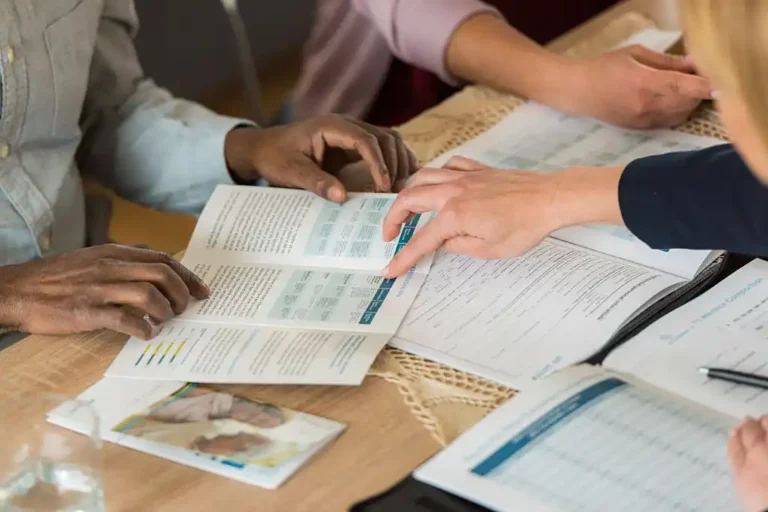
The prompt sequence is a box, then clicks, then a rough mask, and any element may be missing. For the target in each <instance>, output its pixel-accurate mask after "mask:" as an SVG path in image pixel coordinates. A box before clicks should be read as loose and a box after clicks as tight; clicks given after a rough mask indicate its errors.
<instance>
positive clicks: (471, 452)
mask: <svg viewBox="0 0 768 512" xmlns="http://www.w3.org/2000/svg"><path fill="white" fill-rule="evenodd" d="M737 421H738V420H737V418H735V417H732V416H727V415H724V414H722V413H720V412H718V411H716V410H714V409H708V408H705V407H701V406H699V405H697V404H694V403H692V402H688V401H686V400H684V399H682V398H680V397H678V396H676V395H675V394H674V392H668V391H667V390H661V389H657V388H654V387H652V386H648V385H646V384H645V383H642V382H638V381H635V380H633V379H630V378H628V377H625V376H622V375H620V374H614V373H610V372H607V371H605V370H601V369H598V368H591V367H585V366H578V367H574V368H569V369H567V370H564V371H563V372H560V373H557V374H555V375H553V376H551V377H549V378H547V379H545V380H543V381H541V382H539V383H537V384H536V385H535V386H533V387H532V388H531V389H529V390H527V391H526V392H525V393H522V394H520V395H519V396H516V397H515V398H513V399H512V400H510V401H509V402H508V403H507V404H505V405H504V406H502V407H501V408H500V409H498V410H497V411H495V412H494V413H492V414H491V415H490V416H488V417H486V418H485V419H484V420H482V421H481V422H480V423H478V424H477V425H476V426H475V427H473V428H472V429H471V430H469V431H468V432H466V433H464V434H463V435H462V436H460V437H459V438H458V440H457V441H455V442H454V443H453V444H451V445H450V446H449V447H448V448H447V449H446V450H444V451H443V452H441V453H439V454H438V455H437V456H435V457H434V458H433V459H432V460H430V461H429V462H427V463H426V464H425V465H424V466H422V467H421V468H419V469H418V470H417V471H416V473H415V475H414V476H415V477H416V478H417V479H418V480H421V481H423V482H426V483H428V484H430V485H433V486H436V487H439V488H441V489H443V490H445V491H448V492H450V493H453V494H455V495H458V496H461V497H463V498H465V499H468V500H470V501H473V502H475V503H479V504H481V505H483V506H485V507H488V508H490V509H491V510H496V511H502V512H506V511H510V512H512V511H519V510H525V511H527V512H554V511H559V512H566V511H573V512H577V511H578V512H581V511H584V510H622V511H627V512H634V511H637V512H645V511H649V510H677V511H684V512H694V511H695V512H699V511H713V512H714V511H718V512H719V511H723V510H741V508H740V504H739V501H738V499H737V497H736V495H735V492H734V488H733V479H732V476H731V473H730V467H729V464H728V460H727V457H726V444H727V441H728V433H729V430H730V429H731V428H733V426H734V425H735V424H736V423H737Z"/></svg>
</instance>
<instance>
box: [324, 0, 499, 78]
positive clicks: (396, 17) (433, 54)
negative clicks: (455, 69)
mask: <svg viewBox="0 0 768 512" xmlns="http://www.w3.org/2000/svg"><path fill="white" fill-rule="evenodd" d="M320 1H322V0H320ZM352 4H353V5H354V7H355V9H357V10H358V11H359V12H360V13H362V14H363V15H365V16H366V17H367V18H368V19H370V20H371V22H372V23H373V24H374V25H376V27H377V28H378V30H379V32H380V33H381V35H382V36H384V38H385V39H386V40H387V43H388V44H389V47H390V49H391V51H392V53H394V54H395V55H396V56H397V57H398V58H400V59H401V60H404V61H405V62H408V63H410V64H413V65H414V66H418V67H420V68H423V69H426V70H428V71H431V72H433V73H437V74H438V75H439V76H440V78H442V79H443V80H445V81H446V82H449V83H456V79H455V78H454V77H453V76H451V74H450V72H449V71H448V69H447V67H446V59H445V57H446V51H447V50H448V43H449V42H450V40H451V37H452V36H453V33H454V32H455V31H456V29H457V28H458V27H459V26H460V25H461V24H462V23H463V22H464V21H465V20H466V19H467V18H470V17H472V16H474V15H476V14H480V13H494V14H497V15H499V16H501V14H500V13H499V12H498V11H497V10H496V9H494V8H493V7H491V6H490V5H488V4H486V3H485V2H481V1H479V0H352Z"/></svg>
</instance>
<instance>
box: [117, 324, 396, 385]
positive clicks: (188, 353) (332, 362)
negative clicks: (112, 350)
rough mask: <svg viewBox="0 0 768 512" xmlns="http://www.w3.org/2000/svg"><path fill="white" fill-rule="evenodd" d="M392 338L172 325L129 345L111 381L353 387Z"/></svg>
mask: <svg viewBox="0 0 768 512" xmlns="http://www.w3.org/2000/svg"><path fill="white" fill-rule="evenodd" d="M389 338H390V335H388V334H370V333H363V332H359V333H355V332H332V331H318V330H314V331H313V330H302V329H285V328H275V327H252V326H247V325H209V324H200V323H196V322H183V321H179V320H174V321H171V322H167V323H166V324H164V325H163V326H162V328H161V330H160V332H159V333H158V335H157V336H156V337H155V338H154V339H152V340H150V341H143V340H139V339H136V338H132V339H131V340H130V341H129V342H128V343H127V344H126V346H125V348H124V349H123V350H122V351H121V352H120V354H119V355H118V356H117V358H116V359H115V361H114V362H113V363H112V365H111V366H110V367H109V369H108V370H107V372H106V375H107V376H108V377H128V378H140V379H158V380H175V381H189V382H201V383H249V384H316V385H320V384H328V385H358V384H360V383H361V382H362V381H363V379H364V378H365V375H366V373H367V372H368V368H370V366H371V364H373V361H374V359H376V356H377V355H378V354H379V352H380V351H381V349H382V348H384V345H386V344H387V341H388V340H389Z"/></svg>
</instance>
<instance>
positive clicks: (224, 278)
mask: <svg viewBox="0 0 768 512" xmlns="http://www.w3.org/2000/svg"><path fill="white" fill-rule="evenodd" d="M394 199H395V195H394V194H350V197H349V199H348V200H347V201H346V202H345V203H344V204H342V205H339V204H336V203H332V202H329V201H325V200H323V199H321V198H319V197H317V196H315V195H314V194H312V193H310V192H306V191H299V190H285V189H277V188H266V187H245V186H219V187H218V188H217V189H216V191H215V192H214V194H213V196H212V197H211V199H210V201H209V202H208V204H207V205H206V207H205V210H204V211H203V214H202V216H201V217H200V220H199V221H198V224H197V227H196V228H195V232H194V234H193V236H192V241H191V242H190V244H189V247H188V249H187V251H186V253H185V255H184V259H183V260H182V263H183V264H184V265H185V266H186V267H187V268H189V269H190V270H192V271H193V272H195V273H196V274H197V275H198V276H200V277H201V278H202V279H203V280H204V281H205V282H206V284H208V286H209V287H210V289H211V296H210V298H209V299H207V300H205V301H201V302H197V303H195V304H192V305H191V306H190V307H189V308H188V309H187V311H186V312H185V313H183V314H182V315H180V316H179V317H177V318H176V319H174V320H172V321H169V322H167V323H165V324H163V325H162V326H161V328H160V331H159V333H158V335H157V336H156V337H155V338H154V339H152V340H151V341H143V340H139V339H136V338H132V339H130V340H129V341H128V343H127V344H126V346H125V348H124V350H123V351H122V352H121V353H120V354H119V356H118V357H117V359H116V360H115V362H114V364H113V365H112V366H111V367H110V368H109V369H108V370H107V376H111V377H132V378H140V379H166V380H183V381H190V382H204V383H248V384H338V385H342V384H343V385H357V384H360V382H361V381H362V380H363V378H364V377H365V375H366V373H367V371H368V369H369V367H370V366H371V364H372V363H373V360H374V359H375V358H376V355H377V354H378V353H379V352H380V351H381V349H382V348H384V345H386V343H387V341H389V339H390V338H391V337H392V335H393V334H394V333H395V331H396V330H397V328H398V326H399V325H400V323H401V321H402V319H403V317H404V316H405V313H406V312H407V311H408V308H409V307H410V306H411V304H412V303H413V300H414V298H415V297H416V294H417V292H418V291H419V289H420V288H421V285H422V283H423V282H424V280H425V279H426V276H427V272H428V270H429V265H430V260H431V258H428V259H426V260H425V261H422V262H420V263H419V264H418V265H417V266H416V267H414V268H413V269H412V270H411V271H410V273H408V274H407V275H405V276H403V277H401V278H398V279H384V278H383V277H381V272H382V270H383V269H384V267H386V266H387V265H388V264H389V261H390V259H391V258H392V256H393V255H394V254H395V252H396V251H397V250H398V248H401V247H403V245H404V244H405V243H406V242H407V241H408V240H409V239H410V238H411V237H412V236H413V234H414V232H415V231H416V230H417V229H419V228H420V227H421V226H422V225H423V224H425V223H426V222H427V219H428V216H427V215H418V216H416V217H415V218H413V219H412V220H410V221H409V222H408V223H407V224H406V225H405V226H403V228H402V229H401V232H400V236H399V238H397V239H396V240H394V241H392V242H389V243H385V242H384V241H383V235H382V225H383V223H382V221H383V218H384V215H386V213H387V211H388V210H389V207H390V206H391V204H392V202H393V201H394Z"/></svg>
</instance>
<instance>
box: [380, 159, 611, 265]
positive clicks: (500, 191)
mask: <svg viewBox="0 0 768 512" xmlns="http://www.w3.org/2000/svg"><path fill="white" fill-rule="evenodd" d="M621 172H622V168H574V169H571V170H568V171H564V172H560V173H552V174H547V173H539V172H530V171H513V170H499V169H493V168H490V167H487V166H485V165H483V164H481V163H480V162H475V161H473V160H468V159H466V158H462V157H454V158H452V159H451V160H450V161H449V162H448V163H447V164H446V166H445V167H444V168H442V169H422V170H421V171H419V172H418V173H416V174H415V175H414V176H413V177H412V178H411V179H410V180H409V182H408V185H407V187H406V189H405V190H403V191H402V192H400V194H399V195H398V197H397V199H396V200H395V202H394V204H393V205H392V207H391V209H390V211H389V212H388V214H387V216H386V217H385V219H384V239H385V240H386V241H390V240H393V239H394V238H396V237H397V236H398V234H399V232H400V229H401V226H402V224H403V223H404V222H407V221H408V220H409V219H410V218H411V217H412V216H413V215H415V214H417V213H424V212H430V211H436V212H437V215H436V216H435V217H434V218H433V219H432V220H431V221H429V222H428V223H427V224H426V225H425V226H424V227H423V228H421V229H420V230H419V231H417V232H416V233H415V234H414V235H413V238H412V239H411V240H410V241H409V242H408V244H407V245H406V246H405V247H404V248H403V249H402V250H401V251H400V252H399V253H398V254H397V255H396V256H395V257H394V258H393V259H392V261H391V262H390V264H389V266H388V267H387V268H386V269H384V271H383V274H384V275H385V276H386V277H395V276H399V275H402V274H404V273H405V272H407V271H408V269H409V268H411V267H412V266H413V265H415V264H416V263H417V262H418V261H419V260H420V259H421V258H422V257H424V256H426V255H428V254H430V253H431V252H434V251H436V250H437V249H440V248H443V249H445V250H447V251H450V252H455V253H459V254H464V255H467V256H473V257H476V258H482V259H498V258H510V257H513V256H519V255H521V254H523V253H525V252H527V251H528V250H529V249H531V248H532V247H534V246H535V245H536V244H538V243H539V242H540V241H541V240H542V239H543V238H544V237H546V236H547V235H548V234H549V233H551V232H552V231H554V230H555V229H558V228H560V227H563V226H566V225H572V224H576V223H581V222H598V221H602V222H610V223H616V224H621V213H620V211H619V205H618V180H619V177H620V176H621Z"/></svg>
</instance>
